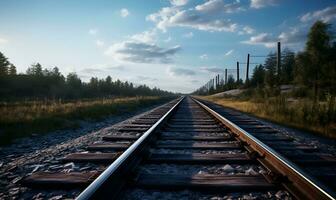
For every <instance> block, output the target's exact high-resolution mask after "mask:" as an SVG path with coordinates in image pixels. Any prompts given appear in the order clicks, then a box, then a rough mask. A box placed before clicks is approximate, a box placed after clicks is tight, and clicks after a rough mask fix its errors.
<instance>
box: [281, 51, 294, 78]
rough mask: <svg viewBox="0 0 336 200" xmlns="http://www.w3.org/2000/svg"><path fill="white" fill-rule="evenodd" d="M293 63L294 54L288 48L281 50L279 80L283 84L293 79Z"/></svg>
mask: <svg viewBox="0 0 336 200" xmlns="http://www.w3.org/2000/svg"><path fill="white" fill-rule="evenodd" d="M294 65H295V54H294V52H293V51H291V50H289V49H285V50H284V51H283V57H282V58H281V74H280V81H281V83H283V84H289V83H291V82H292V81H293V79H294V75H293V71H294Z"/></svg>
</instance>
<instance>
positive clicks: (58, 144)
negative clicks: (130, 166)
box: [0, 105, 158, 200]
mask: <svg viewBox="0 0 336 200" xmlns="http://www.w3.org/2000/svg"><path fill="white" fill-rule="evenodd" d="M154 107H158V105H156V106H152V107H150V108H147V109H143V110H140V111H138V112H134V113H125V114H124V115H122V116H114V117H110V118H108V119H106V120H104V121H103V122H98V123H97V122H95V123H87V122H83V123H82V127H81V128H79V129H75V130H64V131H56V132H52V133H49V134H45V135H39V136H36V135H33V136H32V137H30V138H23V139H19V140H17V141H16V142H15V143H14V144H12V145H10V146H6V147H2V148H0V199H18V198H21V199H48V198H51V199H54V200H56V199H63V198H73V197H74V196H76V195H78V194H79V192H80V191H77V190H73V191H72V190H71V191H68V190H67V191H63V190H59V191H58V190H57V191H54V190H51V191H46V190H44V191H42V190H41V191H40V190H36V189H34V190H32V189H29V188H26V187H24V186H23V185H21V184H20V181H21V180H23V179H24V178H25V177H26V176H27V175H29V174H31V173H33V172H40V171H43V172H50V171H52V172H73V171H93V170H96V169H98V170H103V169H104V168H105V167H106V166H104V165H94V164H74V163H71V162H70V163H63V162H62V161H61V159H62V158H63V157H64V156H65V155H67V154H69V153H80V152H86V150H85V148H86V147H87V146H88V145H90V144H92V143H94V142H96V141H100V140H101V137H102V136H105V135H108V134H117V132H113V131H112V130H113V128H114V126H122V124H128V123H131V122H132V121H134V120H135V119H137V118H139V117H141V116H143V115H146V114H148V113H149V112H150V111H146V110H149V109H153V108H154ZM145 111H146V112H145ZM141 112H142V113H141ZM140 113H141V114H140ZM136 114H137V115H136ZM132 115H133V116H134V117H132ZM135 115H136V116H135ZM130 117H131V118H130ZM125 119H127V120H125ZM122 120H125V121H122Z"/></svg>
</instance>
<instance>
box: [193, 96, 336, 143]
mask: <svg viewBox="0 0 336 200" xmlns="http://www.w3.org/2000/svg"><path fill="white" fill-rule="evenodd" d="M199 98H201V99H205V100H208V101H211V102H215V103H217V104H220V105H223V106H225V107H228V108H233V109H235V110H238V111H242V112H244V113H248V114H251V115H254V116H257V117H260V118H263V119H266V120H269V121H272V122H276V123H279V124H282V125H287V126H290V127H294V128H298V129H301V130H305V131H309V132H312V133H315V134H322V135H324V136H327V137H331V138H336V123H335V122H331V123H328V124H325V123H323V119H321V118H323V117H324V116H325V115H326V113H325V112H324V111H323V110H322V109H317V110H313V109H310V108H311V102H308V101H306V100H301V101H292V102H291V101H287V100H286V101H285V102H281V101H279V100H278V99H273V100H262V101H260V100H259V101H253V100H242V99H238V98H234V97H213V96H202V97H199Z"/></svg>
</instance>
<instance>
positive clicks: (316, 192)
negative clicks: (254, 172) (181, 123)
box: [192, 98, 336, 200]
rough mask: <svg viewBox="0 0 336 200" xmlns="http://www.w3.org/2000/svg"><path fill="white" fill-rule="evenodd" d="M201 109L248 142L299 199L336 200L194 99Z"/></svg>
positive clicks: (239, 129) (229, 122) (284, 161)
mask: <svg viewBox="0 0 336 200" xmlns="http://www.w3.org/2000/svg"><path fill="white" fill-rule="evenodd" d="M192 99H193V100H194V101H195V102H196V103H198V104H199V105H200V106H201V107H203V108H204V109H205V110H207V111H208V112H209V113H211V114H212V115H213V116H214V117H215V118H216V119H218V120H219V121H221V122H222V123H223V124H225V125H226V126H227V127H229V128H230V129H231V131H232V132H233V133H234V134H236V135H237V136H238V137H239V138H240V139H242V140H243V141H244V142H246V143H247V144H248V145H249V146H250V147H251V148H252V149H253V150H254V151H256V152H258V153H259V155H261V157H262V158H259V159H258V160H259V161H260V162H261V163H262V164H263V165H264V166H265V167H266V168H268V169H270V168H272V169H275V170H276V171H277V172H278V173H280V174H281V175H282V176H284V177H286V178H287V179H288V181H285V183H283V186H284V187H285V188H286V189H287V190H288V191H289V192H290V193H291V194H292V195H294V196H295V198H297V199H314V200H316V199H333V200H334V199H336V197H335V196H336V195H335V194H334V192H332V191H330V190H329V189H328V188H327V187H326V186H324V185H322V184H321V183H319V182H318V181H316V180H314V179H313V178H312V177H311V176H309V175H308V174H306V173H305V172H304V171H302V170H301V169H300V168H299V167H298V166H297V165H295V164H294V163H292V162H291V161H289V160H287V159H286V158H284V157H283V156H281V155H280V154H279V153H277V152H276V151H275V150H273V149H272V148H271V147H269V146H268V145H266V144H264V143H263V142H261V141H260V140H259V139H257V138H256V137H254V136H253V135H251V134H250V133H248V132H247V131H245V130H243V129H242V128H240V127H239V126H237V125H236V124H235V123H233V122H231V121H230V120H228V119H226V118H225V117H223V116H222V115H220V114H219V113H217V112H216V111H214V110H212V109H211V108H209V107H208V106H206V105H205V104H203V103H202V102H200V101H198V100H197V99H195V98H192Z"/></svg>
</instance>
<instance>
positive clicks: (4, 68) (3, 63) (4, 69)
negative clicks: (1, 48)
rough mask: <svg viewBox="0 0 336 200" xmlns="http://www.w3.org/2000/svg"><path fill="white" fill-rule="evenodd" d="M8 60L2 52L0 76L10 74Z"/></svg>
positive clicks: (0, 54)
mask: <svg viewBox="0 0 336 200" xmlns="http://www.w3.org/2000/svg"><path fill="white" fill-rule="evenodd" d="M9 64H10V63H9V62H8V58H6V57H5V55H4V54H3V53H1V52H0V76H1V75H7V74H8V66H9Z"/></svg>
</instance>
